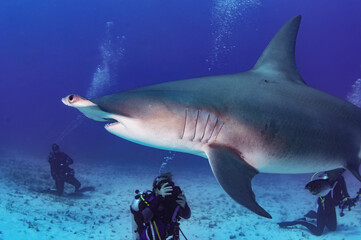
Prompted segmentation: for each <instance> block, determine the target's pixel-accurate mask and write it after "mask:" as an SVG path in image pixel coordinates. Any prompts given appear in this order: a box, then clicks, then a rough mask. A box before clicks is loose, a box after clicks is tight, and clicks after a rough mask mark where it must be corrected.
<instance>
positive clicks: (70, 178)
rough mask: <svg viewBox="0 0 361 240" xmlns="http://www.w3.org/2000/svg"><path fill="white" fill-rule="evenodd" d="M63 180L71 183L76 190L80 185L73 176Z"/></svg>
mask: <svg viewBox="0 0 361 240" xmlns="http://www.w3.org/2000/svg"><path fill="white" fill-rule="evenodd" d="M65 181H66V182H67V183H69V184H71V185H73V186H74V187H75V191H78V190H79V188H80V186H81V183H80V182H79V181H78V179H76V178H75V177H74V176H69V177H68V178H67V179H66V180H65Z"/></svg>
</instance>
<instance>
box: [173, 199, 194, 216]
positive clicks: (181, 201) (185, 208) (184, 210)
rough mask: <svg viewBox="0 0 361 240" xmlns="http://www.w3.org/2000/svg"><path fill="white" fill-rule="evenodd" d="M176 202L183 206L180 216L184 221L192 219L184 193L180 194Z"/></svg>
mask: <svg viewBox="0 0 361 240" xmlns="http://www.w3.org/2000/svg"><path fill="white" fill-rule="evenodd" d="M176 202H177V204H178V205H179V206H181V208H180V210H179V216H181V217H182V218H184V219H188V218H190V217H191V209H190V208H189V206H188V203H187V200H186V196H185V195H184V194H183V193H181V194H179V195H178V199H177V200H176Z"/></svg>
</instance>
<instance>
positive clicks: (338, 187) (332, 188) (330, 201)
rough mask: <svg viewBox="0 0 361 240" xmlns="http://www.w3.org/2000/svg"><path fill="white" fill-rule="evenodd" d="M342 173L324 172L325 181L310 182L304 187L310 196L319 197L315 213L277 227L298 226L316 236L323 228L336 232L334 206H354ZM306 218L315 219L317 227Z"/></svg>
mask: <svg viewBox="0 0 361 240" xmlns="http://www.w3.org/2000/svg"><path fill="white" fill-rule="evenodd" d="M344 171H345V169H343V168H338V169H334V170H330V171H326V172H325V174H326V176H327V178H326V179H317V180H312V181H311V182H309V183H308V184H307V185H306V187H305V188H306V189H307V190H309V191H310V193H311V194H312V195H317V196H319V198H318V199H317V204H318V209H317V213H316V212H315V211H313V210H312V211H309V212H308V213H307V214H306V215H305V217H304V218H301V219H298V220H295V221H290V222H280V223H278V225H279V226H280V227H281V228H287V227H289V226H294V225H297V224H299V225H302V226H305V227H306V228H308V230H310V232H311V233H312V234H313V235H316V236H321V235H322V233H323V230H324V228H325V227H327V228H328V229H329V230H330V231H336V227H337V217H336V209H335V208H336V206H340V208H341V206H342V207H343V208H346V207H349V209H351V207H353V206H355V200H354V199H351V198H350V195H349V194H348V192H347V188H346V183H345V179H344V177H343V176H342V174H343V173H344ZM341 216H343V215H341ZM306 218H310V219H316V221H317V225H314V224H312V223H310V222H308V221H307V220H306Z"/></svg>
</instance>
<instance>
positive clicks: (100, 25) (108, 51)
mask: <svg viewBox="0 0 361 240" xmlns="http://www.w3.org/2000/svg"><path fill="white" fill-rule="evenodd" d="M360 9H361V1H359V0H348V1H339V0H318V1H299V0H239V1H236V0H212V1H211V0H209V1H201V0H182V1H176V0H136V1H135V0H76V1H75V0H51V1H50V0H33V1H29V0H2V1H0V84H1V85H0V107H1V112H0V156H7V155H9V154H13V155H21V156H33V157H38V159H39V161H43V160H44V159H46V156H47V154H48V152H49V151H50V147H51V144H52V143H54V142H57V143H59V144H60V146H61V147H62V148H63V149H66V152H71V153H72V157H73V158H74V159H78V160H79V161H81V162H86V161H94V162H97V161H102V160H103V159H120V158H128V159H132V160H134V161H135V162H138V163H139V164H140V165H141V164H143V163H144V162H147V163H148V164H149V162H150V161H154V164H157V165H159V168H161V164H162V163H163V164H164V162H166V163H167V164H178V165H177V167H184V168H186V167H189V166H190V165H192V164H193V165H194V164H201V165H202V164H203V161H204V160H202V159H200V158H197V157H194V156H189V155H186V154H181V153H175V155H173V154H174V153H172V152H171V153H169V152H168V151H161V150H157V149H152V148H147V147H144V146H140V145H137V144H134V143H131V142H128V141H126V140H122V139H120V138H118V137H115V136H113V135H111V134H109V133H108V132H106V131H105V130H104V128H103V125H104V124H103V123H99V122H95V121H91V120H89V119H86V118H84V117H82V116H81V115H80V114H79V112H78V111H76V110H75V109H70V108H68V107H66V106H64V105H63V103H62V102H61V100H60V99H61V98H62V97H64V96H66V95H68V94H70V93H76V94H79V95H82V96H86V97H97V96H102V95H105V94H109V93H113V92H117V91H123V90H128V89H132V88H135V87H140V86H145V85H150V84H155V83H161V82H166V81H173V80H179V79H186V78H192V77H198V76H208V75H216V74H226V73H235V72H241V71H245V70H248V69H250V68H251V67H252V66H253V65H254V64H255V62H256V61H257V59H258V57H259V56H260V54H261V53H262V51H263V50H264V48H265V47H266V46H267V44H268V42H269V41H270V40H271V38H272V37H273V35H274V34H275V33H276V32H277V30H278V29H279V28H280V27H281V26H282V25H283V24H284V23H285V22H286V21H287V20H289V19H290V18H292V17H294V16H296V15H298V14H301V15H302V23H301V27H300V31H299V35H298V40H297V47H296V61H297V65H298V69H299V71H300V73H301V75H302V77H303V78H304V79H305V81H306V82H307V84H308V85H309V86H312V87H315V88H318V89H320V90H323V91H325V92H328V93H331V94H333V95H335V96H337V97H340V98H342V99H346V100H349V101H351V102H353V103H354V104H356V105H357V104H360V102H361V101H360V99H361V97H360V95H361V90H360V85H361V84H360V80H358V79H359V78H360V77H361V11H360ZM167 157H171V158H172V159H173V158H174V159H173V160H168V161H167V160H166V159H169V158H167ZM177 159H183V160H184V162H186V164H183V165H182V164H179V163H172V161H177ZM194 159H196V160H194ZM123 164H127V163H126V162H125V163H123Z"/></svg>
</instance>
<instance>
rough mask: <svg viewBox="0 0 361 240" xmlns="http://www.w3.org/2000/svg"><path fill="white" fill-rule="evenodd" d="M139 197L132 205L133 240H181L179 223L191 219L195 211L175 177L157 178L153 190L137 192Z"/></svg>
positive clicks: (163, 176) (168, 175) (136, 197)
mask: <svg viewBox="0 0 361 240" xmlns="http://www.w3.org/2000/svg"><path fill="white" fill-rule="evenodd" d="M136 194H137V195H136V196H135V199H134V200H133V202H132V204H131V206H130V211H131V212H132V214H133V240H165V239H172V240H179V231H181V230H180V228H179V220H180V219H181V218H184V219H188V218H190V216H191V210H190V208H189V206H188V204H187V200H186V197H185V195H184V194H183V192H182V190H181V189H180V187H178V186H176V185H175V184H174V182H173V180H172V174H171V173H164V174H161V175H160V176H158V177H156V178H155V179H154V181H153V190H152V191H146V192H144V193H141V192H139V190H136ZM181 232H182V231H181ZM182 234H183V232H182ZM183 236H184V234H183ZM169 237H171V238H169ZM184 237H185V236H184ZM185 239H187V238H186V237H185Z"/></svg>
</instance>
